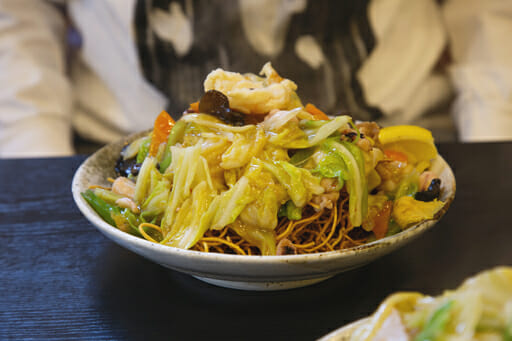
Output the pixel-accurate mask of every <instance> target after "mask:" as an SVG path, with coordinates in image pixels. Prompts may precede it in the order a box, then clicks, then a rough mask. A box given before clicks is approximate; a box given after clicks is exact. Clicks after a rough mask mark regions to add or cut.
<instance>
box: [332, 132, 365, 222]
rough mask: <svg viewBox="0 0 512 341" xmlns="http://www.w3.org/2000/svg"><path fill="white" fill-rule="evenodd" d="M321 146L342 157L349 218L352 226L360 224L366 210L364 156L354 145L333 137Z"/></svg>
mask: <svg viewBox="0 0 512 341" xmlns="http://www.w3.org/2000/svg"><path fill="white" fill-rule="evenodd" d="M323 148H326V149H327V150H330V151H331V152H333V153H336V154H337V155H339V157H340V158H342V159H343V162H344V163H345V165H346V167H347V176H346V178H347V189H348V192H349V205H348V206H349V218H350V222H351V223H352V225H354V226H360V225H361V224H362V222H363V220H364V218H366V215H367V212H368V186H367V184H366V173H365V170H364V158H363V154H362V152H361V150H360V149H359V147H357V146H356V145H354V144H352V143H349V142H346V141H341V142H337V141H336V140H335V139H327V140H326V141H325V142H324V146H323Z"/></svg>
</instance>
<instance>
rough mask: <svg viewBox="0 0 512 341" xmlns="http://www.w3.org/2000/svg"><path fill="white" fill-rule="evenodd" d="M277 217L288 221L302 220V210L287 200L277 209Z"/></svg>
mask: <svg viewBox="0 0 512 341" xmlns="http://www.w3.org/2000/svg"><path fill="white" fill-rule="evenodd" d="M278 216H279V217H287V218H288V219H290V220H300V219H302V209H301V208H300V207H297V206H295V204H294V203H293V201H291V200H288V201H287V202H286V203H285V204H284V205H282V206H281V208H279V213H278Z"/></svg>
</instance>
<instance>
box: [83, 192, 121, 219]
mask: <svg viewBox="0 0 512 341" xmlns="http://www.w3.org/2000/svg"><path fill="white" fill-rule="evenodd" d="M82 197H83V198H84V199H85V201H87V202H88V203H89V205H91V207H92V208H93V209H94V210H95V211H96V213H98V214H99V215H100V217H101V218H102V219H103V220H105V221H106V222H107V223H109V224H110V225H113V226H116V223H115V222H114V219H113V218H112V214H118V213H119V208H117V207H115V206H112V205H110V204H109V203H107V202H106V201H105V200H103V199H101V198H99V197H98V196H96V194H94V192H93V191H92V190H90V189H88V190H87V191H85V192H83V193H82Z"/></svg>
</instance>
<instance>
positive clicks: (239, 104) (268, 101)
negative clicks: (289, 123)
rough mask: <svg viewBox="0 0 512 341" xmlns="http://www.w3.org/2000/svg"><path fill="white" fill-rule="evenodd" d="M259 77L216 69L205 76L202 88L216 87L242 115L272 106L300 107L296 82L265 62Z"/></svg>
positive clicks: (258, 111) (264, 110)
mask: <svg viewBox="0 0 512 341" xmlns="http://www.w3.org/2000/svg"><path fill="white" fill-rule="evenodd" d="M260 75H262V76H263V75H264V76H265V77H259V76H257V75H254V74H245V75H242V74H240V73H236V72H230V71H224V70H222V69H216V70H214V71H212V72H210V74H209V75H208V76H207V77H206V80H205V81H204V90H205V91H208V90H217V91H220V92H222V93H223V94H225V95H226V96H227V97H228V99H229V104H230V108H231V109H233V110H236V111H239V112H241V113H244V114H266V113H268V112H270V111H271V110H272V109H278V110H291V109H294V108H297V107H302V103H301V102H300V99H299V96H298V95H297V93H296V92H295V90H297V85H296V84H295V83H294V82H293V81H291V80H289V79H285V78H282V77H281V76H279V74H278V73H277V72H276V70H274V68H272V65H271V64H270V63H269V62H268V63H266V64H265V65H264V66H263V68H262V69H261V72H260Z"/></svg>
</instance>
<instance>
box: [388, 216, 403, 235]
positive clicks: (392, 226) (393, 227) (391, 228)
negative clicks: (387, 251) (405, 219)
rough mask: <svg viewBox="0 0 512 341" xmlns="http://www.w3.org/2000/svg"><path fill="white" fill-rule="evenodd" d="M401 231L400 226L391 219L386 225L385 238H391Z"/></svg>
mask: <svg viewBox="0 0 512 341" xmlns="http://www.w3.org/2000/svg"><path fill="white" fill-rule="evenodd" d="M401 231H402V228H401V227H400V225H398V223H397V222H396V221H394V220H393V219H390V220H389V224H388V232H386V237H389V236H392V235H394V234H397V233H399V232H401Z"/></svg>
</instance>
